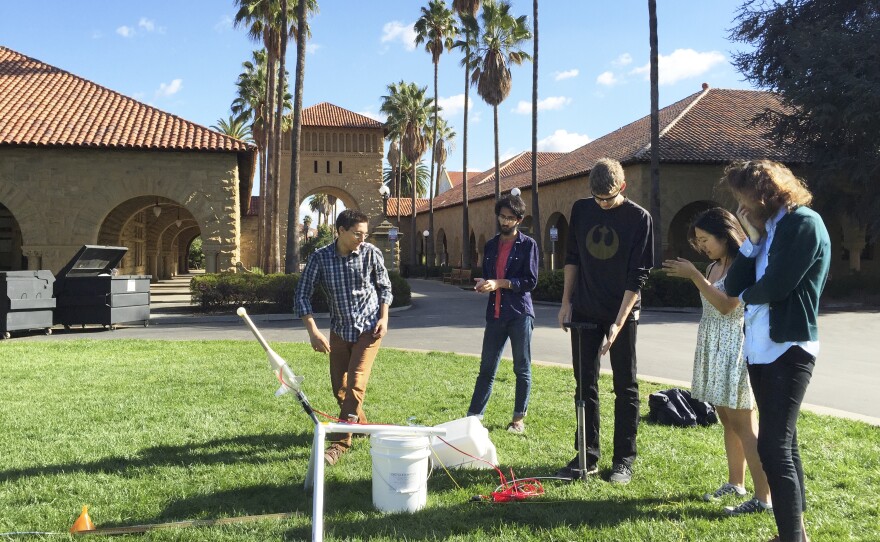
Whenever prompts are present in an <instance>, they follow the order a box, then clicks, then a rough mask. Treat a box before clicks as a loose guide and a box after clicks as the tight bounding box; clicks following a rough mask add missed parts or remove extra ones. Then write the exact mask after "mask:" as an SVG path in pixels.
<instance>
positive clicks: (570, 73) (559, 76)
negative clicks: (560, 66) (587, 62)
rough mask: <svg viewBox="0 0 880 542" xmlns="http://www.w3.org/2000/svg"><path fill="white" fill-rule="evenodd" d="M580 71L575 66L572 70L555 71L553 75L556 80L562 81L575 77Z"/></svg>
mask: <svg viewBox="0 0 880 542" xmlns="http://www.w3.org/2000/svg"><path fill="white" fill-rule="evenodd" d="M579 73H580V71H578V69H577V68H575V69H572V70H565V71H564V72H556V75H555V76H554V77H553V79H554V80H556V81H562V80H563V79H572V78H574V77H577V76H578V74H579Z"/></svg>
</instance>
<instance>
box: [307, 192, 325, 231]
mask: <svg viewBox="0 0 880 542" xmlns="http://www.w3.org/2000/svg"><path fill="white" fill-rule="evenodd" d="M309 209H311V211H312V212H313V213H315V214H316V215H318V226H320V225H321V224H324V225H329V223H330V221H329V220H328V219H327V218H328V214H329V213H330V204H329V203H328V201H327V194H315V195H314V196H312V197H310V198H309ZM322 219H323V220H322Z"/></svg>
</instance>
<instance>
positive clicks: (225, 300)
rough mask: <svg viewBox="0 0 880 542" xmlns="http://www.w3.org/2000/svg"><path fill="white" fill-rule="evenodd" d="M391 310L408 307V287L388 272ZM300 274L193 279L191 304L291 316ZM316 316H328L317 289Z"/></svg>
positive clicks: (218, 275) (212, 309) (219, 275)
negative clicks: (391, 299)
mask: <svg viewBox="0 0 880 542" xmlns="http://www.w3.org/2000/svg"><path fill="white" fill-rule="evenodd" d="M388 274H389V276H390V278H391V293H392V294H393V295H394V301H393V302H392V303H391V306H392V307H400V306H403V305H409V302H410V299H411V297H412V292H411V291H410V288H409V284H408V283H407V282H406V280H404V279H403V278H402V277H401V276H400V275H399V274H398V273H396V272H393V271H391V272H389V273H388ZM299 277H300V275H299V273H295V274H292V275H286V274H283V273H276V274H271V275H263V274H259V273H210V274H204V275H199V276H195V277H193V279H192V280H191V281H190V284H189V291H190V297H191V303H192V304H193V305H196V306H197V307H198V308H199V309H200V310H202V311H204V312H219V311H223V312H227V311H230V310H234V309H236V308H237V307H241V306H243V307H245V308H247V309H248V310H249V311H252V312H272V313H280V314H286V313H292V312H293V298H294V294H295V292H296V284H297V282H299ZM312 309H313V310H314V311H315V312H318V313H321V312H328V311H329V308H328V304H327V298H326V294H325V292H324V290H323V288H320V287H318V288H317V289H316V290H315V294H314V295H313V296H312Z"/></svg>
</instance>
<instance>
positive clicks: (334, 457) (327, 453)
mask: <svg viewBox="0 0 880 542" xmlns="http://www.w3.org/2000/svg"><path fill="white" fill-rule="evenodd" d="M347 451H348V448H346V447H345V446H343V445H341V444H331V445H330V446H328V447H327V449H326V450H324V461H326V462H327V464H328V465H331V466H332V465H335V464H336V462H337V461H339V458H340V457H342V454H344V453H345V452H347Z"/></svg>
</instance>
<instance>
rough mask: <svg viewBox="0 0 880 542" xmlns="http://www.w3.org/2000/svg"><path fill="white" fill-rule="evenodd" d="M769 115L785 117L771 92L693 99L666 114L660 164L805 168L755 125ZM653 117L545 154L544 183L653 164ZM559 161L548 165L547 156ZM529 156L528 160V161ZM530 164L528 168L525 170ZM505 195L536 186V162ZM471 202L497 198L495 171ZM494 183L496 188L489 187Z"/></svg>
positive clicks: (452, 194) (480, 178)
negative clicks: (613, 165) (761, 163)
mask: <svg viewBox="0 0 880 542" xmlns="http://www.w3.org/2000/svg"><path fill="white" fill-rule="evenodd" d="M766 110H775V111H784V110H785V108H784V106H783V105H782V102H781V101H780V100H779V97H778V95H776V94H774V93H772V92H766V91H754V90H729V89H709V88H706V89H704V90H702V91H700V92H697V93H695V94H692V95H690V96H688V97H687V98H684V99H683V100H680V101H678V102H676V103H674V104H672V105H670V106H668V107H665V108H663V109H661V110H660V161H661V162H666V163H713V164H717V163H725V162H730V161H732V160H738V159H755V158H769V159H772V160H777V161H780V162H785V163H803V162H805V161H807V157H806V154H805V153H804V152H803V151H802V150H800V149H795V148H780V147H778V146H776V145H775V144H774V143H773V142H772V141H770V140H769V139H767V138H765V137H764V136H763V130H762V128H761V127H758V126H754V125H752V119H754V118H755V116H756V115H758V114H759V113H763V112H764V111H766ZM650 127H651V117H650V115H648V116H645V117H642V118H641V119H639V120H637V121H635V122H632V123H630V124H627V125H626V126H623V127H621V128H618V129H617V130H615V131H613V132H611V133H610V134H607V135H604V136H602V137H600V138H598V139H596V140H594V141H591V142H589V143H587V144H586V145H584V146H583V147H580V148H579V149H575V150H574V151H571V152H569V153H565V154H562V155H559V154H557V153H539V155H538V166H539V167H538V183H539V184H542V185H543V184H548V183H552V182H558V181H562V180H565V179H570V178H572V177H579V176H583V175H587V174H588V173H589V171H590V169H592V167H593V164H595V163H596V161H597V160H599V159H600V158H604V157H608V158H615V159H617V160H619V161H620V162H621V163H623V164H624V165H626V164H634V163H644V162H649V161H650V159H651V145H650V143H651V135H650ZM542 154H548V155H555V156H552V159H550V157H547V158H545V159H543V160H542V157H541V155H542ZM526 156H528V160H526ZM527 164H528V167H525V166H526V165H527ZM505 165H506V166H507V169H506V170H505V171H502V173H501V192H502V193H504V192H507V191H509V190H510V189H512V188H513V187H519V188H521V189H528V188H529V187H530V186H531V176H532V174H531V157H530V155H529V153H523V154H521V155H519V156H517V157H515V158H514V159H513V160H511V161H508V162H506V163H505ZM468 177H469V178H468V199H469V200H470V201H474V200H479V199H483V198H488V197H494V194H495V186H494V181H493V180H494V171H493V170H492V169H490V170H487V171H484V172H483V173H479V174H470V175H468ZM488 181H493V182H488ZM461 201H462V190H461V186H460V185H459V186H456V187H454V188H452V189H451V190H448V191H446V192H444V193H443V194H440V195H439V196H437V198H435V199H434V209H438V208H442V207H450V206H454V205H460V204H461Z"/></svg>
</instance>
